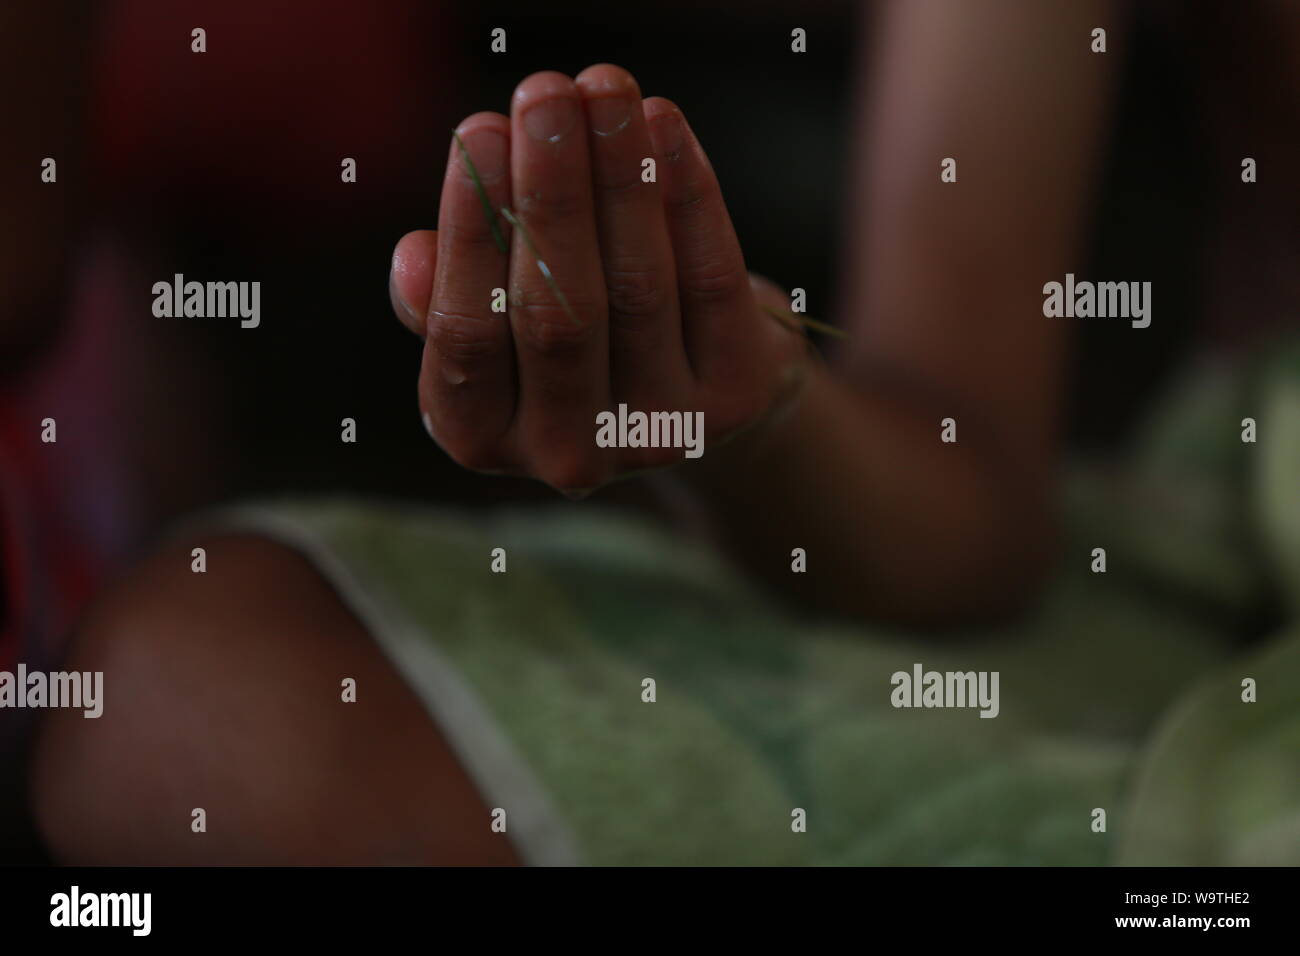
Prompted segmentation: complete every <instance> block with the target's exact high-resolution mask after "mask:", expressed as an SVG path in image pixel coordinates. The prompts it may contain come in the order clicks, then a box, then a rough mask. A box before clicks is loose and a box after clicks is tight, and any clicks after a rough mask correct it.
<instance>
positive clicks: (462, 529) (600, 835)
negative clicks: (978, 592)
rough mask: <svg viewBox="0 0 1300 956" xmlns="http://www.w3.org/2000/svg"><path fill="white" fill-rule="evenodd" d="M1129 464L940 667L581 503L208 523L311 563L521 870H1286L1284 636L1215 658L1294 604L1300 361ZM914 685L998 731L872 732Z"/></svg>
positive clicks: (901, 636) (1206, 388)
mask: <svg viewBox="0 0 1300 956" xmlns="http://www.w3.org/2000/svg"><path fill="white" fill-rule="evenodd" d="M1248 416H1249V417H1253V418H1255V419H1256V420H1257V427H1258V434H1259V439H1258V441H1257V442H1256V443H1254V444H1250V443H1243V442H1242V441H1241V432H1242V424H1241V421H1242V419H1243V418H1245V417H1248ZM1134 447H1135V452H1134V454H1132V455H1130V456H1128V460H1127V461H1126V462H1125V463H1124V466H1123V467H1122V468H1116V467H1113V466H1112V467H1109V468H1100V467H1096V466H1087V465H1084V464H1082V463H1080V464H1078V465H1077V466H1076V467H1074V468H1073V469H1072V470H1071V479H1070V482H1069V485H1068V489H1067V493H1066V496H1065V500H1066V506H1065V512H1066V515H1067V518H1068V523H1069V527H1070V533H1069V535H1068V544H1067V546H1066V548H1065V550H1064V553H1063V556H1062V560H1061V568H1060V570H1059V572H1058V573H1057V575H1056V577H1055V579H1054V580H1053V582H1052V584H1051V586H1050V587H1049V588H1048V590H1047V592H1046V594H1045V595H1044V597H1043V599H1042V601H1041V603H1040V605H1039V607H1038V608H1037V609H1036V610H1035V612H1034V613H1032V614H1031V615H1029V616H1028V617H1027V618H1026V619H1025V620H1023V621H1022V622H1020V623H1019V624H1017V625H1016V626H1014V627H1011V628H1002V629H998V630H995V631H972V632H971V633H970V634H968V635H965V636H947V637H945V638H943V640H942V641H936V640H925V639H921V638H918V637H916V636H912V635H908V634H905V633H899V632H890V631H887V630H883V629H873V628H864V627H847V626H841V627H836V626H828V625H809V624H807V623H805V622H804V621H803V619H802V618H800V617H797V616H794V615H792V614H791V613H790V612H787V611H783V610H782V609H780V608H778V607H777V606H776V605H774V604H773V603H772V602H771V601H769V600H768V599H767V598H766V597H765V596H764V595H763V594H762V593H759V592H758V591H756V590H755V589H754V588H752V587H751V586H749V585H748V584H747V583H746V582H745V581H744V579H742V578H741V577H740V576H739V575H738V574H737V573H736V572H735V571H734V570H733V569H732V568H730V567H729V566H728V565H727V564H726V563H724V562H723V561H722V560H721V559H719V558H718V557H717V556H715V555H713V554H712V553H710V552H709V551H707V550H705V549H704V548H703V547H701V546H700V545H698V544H694V543H692V542H691V541H689V540H685V539H683V538H681V537H679V536H673V535H670V534H668V533H666V532H664V531H661V530H658V529H656V528H654V527H652V526H650V525H648V524H646V523H644V522H643V521H640V520H635V519H632V518H629V517H626V516H620V515H616V514H609V513H604V512H602V511H600V510H598V509H594V508H592V507H590V506H586V505H583V506H579V505H566V506H563V507H559V508H555V509H552V510H547V511H540V512H531V513H529V512H506V513H499V514H496V515H493V516H491V517H486V518H483V517H480V518H472V517H467V516H464V515H455V514H451V513H448V512H446V511H440V510H433V509H425V508H419V507H414V506H409V505H399V504H381V503H363V502H356V501H335V502H316V503H301V502H284V503H277V504H268V505H263V506H249V507H247V508H243V509H239V510H238V511H236V512H233V513H231V515H229V516H228V518H229V519H230V520H232V521H233V523H235V524H237V525H242V526H244V527H252V528H256V529H259V530H261V531H263V532H264V533H267V534H270V535H273V536H275V537H277V538H279V539H281V540H283V541H286V542H288V543H289V544H291V545H293V546H295V547H298V548H300V549H301V550H303V551H304V553H306V554H307V555H309V556H310V557H312V558H313V559H314V560H316V562H317V564H318V566H319V567H320V568H321V570H322V573H324V574H325V575H326V576H327V577H329V578H330V579H331V580H332V581H333V582H334V583H335V585H336V587H337V588H338V590H339V593H340V594H341V596H342V597H343V599H344V600H345V601H347V602H348V603H349V604H350V605H351V606H352V607H353V609H354V610H355V611H356V612H357V613H358V615H359V616H360V617H361V618H362V620H363V621H364V622H365V623H367V625H368V626H369V627H370V630H371V631H372V633H374V634H375V636H376V638H377V640H379V642H380V644H381V646H383V647H384V648H385V649H386V650H387V651H388V653H389V654H390V655H391V656H392V657H393V660H394V662H395V664H396V665H397V666H398V667H399V669H400V670H402V672H403V673H404V674H405V675H406V676H407V679H408V680H409V681H410V682H411V683H412V686H413V687H415V688H416V690H417V692H418V693H420V694H421V696H422V698H423V699H424V701H425V703H426V706H428V708H429V710H430V714H431V716H432V717H433V718H434V719H435V720H436V721H437V722H438V723H439V725H440V726H441V727H442V728H443V731H444V733H445V735H446V736H447V737H448V738H449V740H450V741H451V742H452V744H453V746H455V747H457V748H458V749H459V751H460V753H461V756H462V759H463V760H464V761H465V763H466V766H467V768H468V769H469V770H470V772H471V774H472V775H473V776H474V777H475V778H476V780H477V781H478V784H479V786H480V789H481V790H482V792H483V794H484V797H485V800H486V801H487V803H488V804H489V805H490V806H492V807H501V808H503V809H505V810H506V811H507V820H508V821H509V824H508V832H509V833H511V834H512V835H513V836H514V838H515V840H516V842H517V845H518V846H519V847H520V848H521V852H522V854H523V855H524V857H525V859H528V860H529V861H531V862H537V863H568V862H584V863H594V864H787V863H793V864H1085V865H1088V864H1105V863H1125V864H1164V863H1231V864H1242V863H1245V864H1250V863H1290V864H1295V863H1300V629H1297V628H1291V629H1287V630H1284V631H1283V632H1282V633H1280V634H1279V635H1278V636H1276V637H1274V638H1271V639H1268V640H1265V641H1263V642H1260V643H1257V644H1254V645H1251V646H1250V648H1249V650H1248V652H1245V653H1243V652H1241V651H1240V650H1238V647H1239V645H1237V644H1235V643H1234V639H1235V638H1236V637H1238V636H1239V634H1240V632H1242V631H1243V630H1248V629H1249V626H1250V624H1249V622H1250V621H1251V620H1252V618H1251V615H1252V614H1255V613H1256V612H1257V611H1258V609H1259V608H1260V607H1261V606H1263V605H1264V604H1265V602H1266V601H1267V600H1268V599H1269V598H1270V596H1272V597H1274V598H1278V599H1280V600H1282V601H1283V602H1285V603H1286V604H1287V605H1288V606H1289V607H1290V608H1292V609H1293V610H1294V609H1295V606H1296V601H1297V600H1300V495H1298V494H1297V491H1298V490H1300V349H1297V348H1294V347H1288V348H1285V349H1275V350H1273V351H1271V352H1270V353H1268V355H1266V356H1264V357H1262V358H1258V359H1254V360H1251V361H1250V362H1247V363H1243V364H1241V365H1239V366H1237V367H1235V368H1226V367H1224V368H1218V369H1201V370H1198V371H1197V372H1196V373H1195V374H1193V375H1191V376H1189V377H1188V379H1187V381H1186V382H1185V383H1183V384H1182V385H1181V386H1180V387H1179V388H1177V389H1175V390H1174V391H1173V393H1171V396H1170V398H1169V400H1168V402H1166V403H1165V404H1164V405H1163V406H1162V407H1160V408H1158V409H1157V410H1156V411H1155V413H1154V414H1153V415H1152V416H1151V418H1150V421H1149V424H1148V426H1147V427H1146V428H1145V429H1144V430H1143V431H1142V432H1141V433H1140V435H1139V438H1138V440H1137V441H1136V443H1135V446H1134ZM1095 547H1104V548H1105V549H1106V552H1107V570H1106V573H1104V574H1095V573H1092V572H1091V571H1090V565H1091V563H1092V556H1091V552H1092V549H1093V548H1095ZM495 548H504V549H505V552H506V555H507V562H508V563H507V568H508V570H507V571H506V573H503V574H501V573H493V572H492V571H491V570H490V564H491V561H492V557H491V554H492V551H493V549H495ZM990 557H991V559H993V558H994V557H995V556H990ZM917 662H919V663H921V664H922V665H923V666H924V668H925V669H926V670H937V671H949V670H955V671H970V670H975V671H998V672H1000V713H999V714H998V716H997V717H996V718H995V719H981V718H980V717H979V715H978V712H977V710H975V709H932V710H927V709H895V708H894V707H892V706H891V704H890V691H891V689H892V688H891V685H890V676H891V674H893V673H894V672H895V671H900V670H901V671H908V672H910V671H911V669H912V666H913V664H914V663H917ZM645 678H653V679H654V681H655V682H656V700H655V702H653V703H646V702H643V700H642V681H643V679H645ZM1244 678H1252V679H1253V680H1255V681H1256V682H1257V686H1258V695H1259V700H1258V702H1257V703H1244V702H1242V700H1241V692H1242V680H1243V679H1244ZM412 759H419V755H418V754H412ZM1094 808H1103V809H1105V811H1106V823H1107V827H1106V831H1105V832H1104V833H1098V832H1094V830H1093V828H1092V823H1093V810H1094ZM796 810H802V811H803V812H804V814H805V816H806V832H794V831H793V830H792V826H791V823H792V819H793V817H792V814H793V813H795V812H796Z"/></svg>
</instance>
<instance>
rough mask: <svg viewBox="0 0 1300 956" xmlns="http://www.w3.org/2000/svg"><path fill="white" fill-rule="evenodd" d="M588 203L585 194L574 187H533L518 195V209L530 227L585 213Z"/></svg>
mask: <svg viewBox="0 0 1300 956" xmlns="http://www.w3.org/2000/svg"><path fill="white" fill-rule="evenodd" d="M590 205H591V203H590V200H589V199H588V198H587V196H586V195H585V194H584V193H582V192H580V191H578V190H574V189H535V190H532V191H530V192H526V193H524V194H523V195H522V196H520V197H519V211H520V212H522V213H524V216H525V218H526V219H527V220H528V222H526V223H525V225H527V226H529V227H530V229H532V228H533V226H534V224H537V225H539V226H545V225H546V224H547V223H549V222H554V221H560V220H567V219H574V218H577V217H578V216H581V215H586V214H587V212H588V209H589V207H590ZM534 231H535V230H534Z"/></svg>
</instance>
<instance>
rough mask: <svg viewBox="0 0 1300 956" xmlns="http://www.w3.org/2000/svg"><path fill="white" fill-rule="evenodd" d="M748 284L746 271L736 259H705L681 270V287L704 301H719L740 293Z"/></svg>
mask: <svg viewBox="0 0 1300 956" xmlns="http://www.w3.org/2000/svg"><path fill="white" fill-rule="evenodd" d="M748 284H749V276H748V273H746V272H745V267H744V266H743V265H742V264H741V263H740V262H738V261H735V260H734V259H732V258H730V257H728V258H725V259H720V258H714V259H706V260H704V261H702V262H697V263H693V264H691V265H689V266H688V267H686V268H685V269H684V270H683V274H682V287H683V290H684V291H685V292H686V293H687V294H689V295H690V296H691V297H692V298H695V299H698V300H701V301H704V302H720V301H724V300H729V299H732V298H734V297H736V296H738V295H740V294H741V293H742V292H743V291H744V290H745V288H746V287H747V286H748Z"/></svg>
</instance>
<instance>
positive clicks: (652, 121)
mask: <svg viewBox="0 0 1300 956" xmlns="http://www.w3.org/2000/svg"><path fill="white" fill-rule="evenodd" d="M458 133H459V136H460V138H461V141H462V142H463V144H464V148H465V149H466V150H468V152H469V155H470V157H471V159H472V163H473V166H474V167H475V168H476V170H477V173H478V177H479V179H480V181H481V183H482V186H483V189H484V190H485V191H486V193H487V200H488V202H489V203H490V204H491V207H492V209H493V211H494V216H493V219H494V221H495V222H496V225H497V228H498V229H499V230H500V235H501V236H502V237H504V239H505V242H506V244H507V246H508V248H509V253H508V254H506V253H503V252H502V251H501V250H500V249H499V248H498V246H497V244H496V241H495V238H494V235H493V230H492V229H491V227H490V226H489V219H488V216H487V214H486V212H485V209H484V204H483V201H482V198H481V196H480V194H479V191H478V188H477V187H476V186H475V183H474V181H473V179H472V178H471V176H470V173H469V170H468V168H467V166H466V164H465V161H464V156H463V154H462V153H461V149H460V146H459V145H457V143H456V142H455V141H453V142H452V144H451V148H450V156H449V159H448V165H447V174H446V179H445V182H444V184H443V191H442V205H441V209H440V211H439V220H438V224H439V229H438V231H437V232H436V233H435V232H428V231H424V232H413V233H410V234H408V235H407V236H405V237H404V238H403V239H402V241H401V242H400V243H398V246H397V251H396V253H395V255H394V259H393V275H392V282H391V289H392V291H393V300H394V307H395V308H396V310H397V313H398V315H399V317H401V318H402V320H403V321H404V322H405V323H406V324H407V325H409V326H411V327H412V328H413V329H414V330H415V331H417V332H419V333H420V334H423V335H424V336H425V349H424V361H423V366H422V368H421V371H420V407H421V410H422V411H423V413H424V416H425V424H426V426H427V427H428V429H429V432H430V434H431V435H432V436H433V437H434V438H435V439H436V440H437V441H438V443H439V444H440V445H441V446H442V447H443V448H444V449H445V450H446V451H447V453H448V454H450V455H451V457H452V458H454V459H455V460H456V461H457V462H459V463H460V464H461V465H464V466H465V467H467V468H472V469H475V470H479V471H487V472H505V473H510V474H522V475H528V476H531V477H534V478H538V479H540V480H542V481H544V482H546V483H547V484H549V485H551V486H552V487H554V488H557V489H559V490H561V491H564V492H566V493H570V494H581V493H584V492H587V491H590V490H591V489H593V488H596V487H598V486H600V485H602V484H604V483H606V482H607V481H610V480H611V479H613V478H615V477H617V476H618V475H620V474H622V473H625V472H628V471H634V470H640V469H645V468H652V467H658V466H663V465H668V464H672V463H674V462H678V461H681V460H682V458H683V456H684V450H683V448H681V447H677V448H662V447H660V448H651V447H640V448H631V447H613V448H610V447H600V446H598V444H597V441H596V435H597V430H598V427H597V415H598V414H599V413H601V412H613V413H614V414H615V415H616V416H617V413H618V407H619V405H620V404H625V405H626V406H627V411H628V412H629V413H631V412H635V411H640V412H645V413H647V414H649V413H651V412H673V411H676V412H682V413H691V414H692V415H693V413H695V412H702V413H703V416H704V417H703V424H704V432H705V438H704V446H703V447H704V450H705V452H706V453H707V451H708V449H709V448H710V445H711V443H714V442H716V441H717V440H718V439H719V438H721V437H724V436H726V435H728V434H730V433H732V432H734V431H736V430H738V429H741V428H743V427H745V426H747V425H750V424H752V423H754V422H756V421H759V420H760V419H762V418H763V417H764V416H765V415H766V414H767V413H768V412H769V411H771V410H772V409H773V408H774V407H775V405H776V404H778V402H779V400H780V399H781V398H782V397H783V396H784V395H785V394H788V393H789V391H790V385H791V383H792V382H795V381H797V380H798V373H799V370H800V368H801V367H802V362H803V361H804V358H805V354H806V352H805V342H804V339H803V336H802V335H801V334H799V333H798V332H792V331H791V330H790V329H789V328H788V327H785V326H783V325H782V324H781V323H779V322H778V321H775V320H774V319H773V318H772V317H771V316H770V315H767V314H764V312H763V311H762V309H761V308H760V303H761V304H762V305H766V306H768V307H772V308H775V309H778V310H782V311H786V312H788V307H789V302H788V300H786V299H785V298H784V296H782V295H781V293H780V290H778V289H776V288H775V287H774V286H771V285H770V284H769V283H765V282H762V281H761V280H760V281H758V282H757V283H756V284H755V285H754V286H751V280H750V277H749V274H748V273H747V272H746V269H745V263H744V259H743V257H742V256H741V252H740V245H739V243H738V242H737V240H736V235H735V232H734V231H733V230H732V226H731V220H730V217H729V216H728V215H727V209H726V206H725V205H724V203H723V200H722V193H721V191H720V190H719V188H718V182H717V179H716V178H715V176H714V174H713V169H712V168H711V167H710V165H709V161H708V159H707V158H706V157H705V155H704V151H703V149H701V147H700V145H699V143H698V142H697V141H696V139H695V137H694V135H693V134H692V132H691V130H690V128H689V127H688V126H687V124H686V120H685V118H684V117H683V116H682V114H681V112H680V111H679V110H678V109H677V108H676V107H675V106H674V105H673V104H672V103H670V102H668V101H667V100H664V99H660V98H657V97H652V98H650V99H647V100H644V101H643V100H642V99H641V93H640V90H639V89H638V88H637V84H636V81H635V80H634V79H633V78H632V77H631V76H630V75H629V74H628V73H627V72H626V71H624V70H622V69H619V68H618V67H614V66H609V65H604V64H602V65H598V66H593V67H590V68H588V69H587V70H584V71H583V72H582V73H581V74H580V75H579V76H578V78H577V80H576V82H575V81H573V80H570V79H569V78H568V77H567V76H564V75H562V74H559V73H538V74H535V75H533V76H530V77H529V78H528V79H526V80H524V82H523V83H521V84H520V85H519V87H518V88H517V89H516V90H515V94H514V98H513V102H512V104H511V116H510V117H509V118H506V117H505V116H501V115H500V114H497V113H476V114H475V115H473V116H471V117H469V118H468V119H466V120H465V121H464V122H463V123H462V124H461V125H460V127H459V128H458ZM647 158H649V159H653V160H654V163H655V172H656V177H655V178H656V180H657V181H653V182H646V181H644V180H645V178H646V177H643V170H644V169H645V168H646V167H647V166H648V165H649V164H647V163H645V162H644V161H645V160H646V159H647ZM502 207H508V208H509V209H510V210H511V211H512V212H513V214H514V216H515V217H516V218H517V219H518V220H520V221H521V222H522V224H523V228H522V229H513V228H512V227H511V226H510V224H509V223H508V222H507V221H506V217H504V216H503V215H501V214H500V213H499V212H496V211H498V210H500V209H501V208H502ZM521 233H527V235H523V234H521ZM530 237H531V239H532V242H533V243H534V244H535V246H536V253H534V251H533V250H532V249H531V248H530V245H529V242H528V238H530ZM539 256H540V258H541V259H542V261H543V262H544V263H545V265H546V267H547V268H548V269H549V272H550V274H551V276H552V277H553V280H554V283H555V286H556V287H558V289H559V292H560V293H561V295H559V296H557V293H556V291H555V289H553V288H552V286H551V284H550V283H549V282H548V281H547V278H546V276H545V275H544V274H543V272H542V271H541V269H540V268H539V266H538V257H539ZM494 289H504V290H506V293H507V295H508V312H505V313H503V312H497V311H493V308H492V306H493V300H494V292H493V290H494ZM496 298H497V300H498V302H499V301H500V297H499V296H496ZM683 417H685V415H684V416H683Z"/></svg>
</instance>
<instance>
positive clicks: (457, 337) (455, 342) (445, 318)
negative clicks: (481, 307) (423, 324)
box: [428, 312, 499, 362]
mask: <svg viewBox="0 0 1300 956" xmlns="http://www.w3.org/2000/svg"><path fill="white" fill-rule="evenodd" d="M492 321H493V320H492V319H491V318H478V317H475V316H472V315H465V314H463V313H446V312H431V313H430V314H429V323H428V341H429V346H430V347H431V348H432V349H433V350H434V351H435V352H436V353H437V354H438V355H439V356H440V357H442V358H445V359H449V360H451V361H454V362H468V361H473V360H474V359H479V358H483V357H484V356H487V355H491V354H492V353H494V352H495V351H496V350H497V348H498V339H499V335H498V334H497V333H496V332H495V331H494V330H493V328H492Z"/></svg>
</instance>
